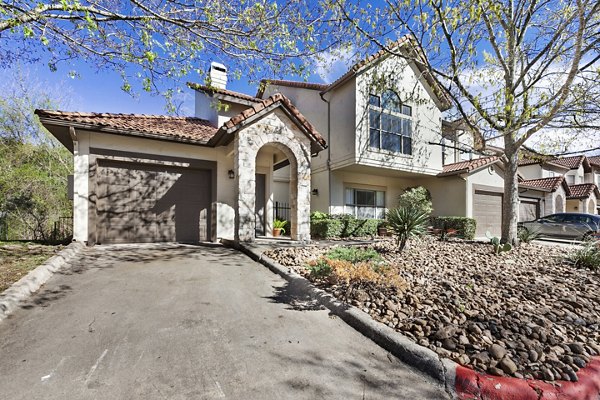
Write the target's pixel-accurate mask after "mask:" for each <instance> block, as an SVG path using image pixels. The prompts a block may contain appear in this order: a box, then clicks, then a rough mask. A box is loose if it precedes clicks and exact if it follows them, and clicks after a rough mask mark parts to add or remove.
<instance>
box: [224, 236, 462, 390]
mask: <svg viewBox="0 0 600 400" xmlns="http://www.w3.org/2000/svg"><path fill="white" fill-rule="evenodd" d="M222 242H223V244H224V245H226V246H230V247H233V248H235V249H238V250H240V251H242V252H243V253H245V254H246V255H248V256H249V257H250V258H252V259H253V260H255V261H257V262H260V263H261V264H263V265H265V266H266V267H267V268H269V269H270V270H271V271H272V272H274V273H276V274H278V275H280V276H281V277H282V278H284V279H285V280H286V281H288V282H290V283H293V284H294V285H296V287H297V288H298V289H301V290H302V291H303V292H305V293H306V294H308V295H310V297H311V298H312V299H314V300H316V301H317V302H318V303H319V304H321V305H322V306H324V307H326V308H327V309H329V310H330V311H331V312H332V313H333V314H335V315H337V316H338V317H340V318H341V319H342V320H343V321H344V322H346V323H347V324H348V325H350V326H351V327H353V328H354V329H356V330H357V331H358V332H360V333H361V334H363V335H364V336H366V337H368V338H369V339H371V340H373V341H374V342H375V343H377V344H378V345H379V346H381V347H382V348H384V349H385V350H387V351H389V352H390V353H391V354H393V355H394V356H396V357H397V358H398V359H400V360H401V361H402V362H404V363H406V364H407V365H410V366H412V367H414V368H416V369H418V370H420V371H421V372H423V373H425V374H427V375H429V376H430V377H432V378H433V379H435V380H436V381H438V382H439V383H440V384H442V385H443V387H444V389H445V391H446V392H447V393H448V394H449V395H450V396H451V397H452V398H457V395H456V392H455V390H454V386H455V381H456V367H457V366H458V364H456V363H455V362H453V361H451V360H446V359H441V358H440V357H439V356H438V355H437V354H436V353H435V352H433V351H431V350H430V349H428V348H426V347H423V346H419V345H418V344H416V343H414V342H413V341H411V340H410V339H408V338H407V337H406V336H404V335H402V334H400V333H398V332H396V331H395V330H393V329H392V328H390V327H388V326H387V325H384V324H382V323H380V322H377V321H375V320H373V319H372V318H371V317H370V316H369V315H368V314H366V313H364V312H363V311H361V310H359V309H357V308H356V307H353V306H351V305H349V304H344V303H342V302H341V301H339V300H337V299H336V298H335V297H333V296H332V295H330V294H329V293H327V292H325V291H324V290H322V289H319V288H317V287H315V286H314V285H313V284H312V283H311V282H310V281H309V280H308V279H306V278H304V277H303V276H301V275H300V274H297V273H296V272H294V271H292V270H291V269H290V268H286V267H284V266H282V265H281V264H279V263H277V262H276V261H274V260H272V259H271V258H269V257H267V256H265V255H263V254H261V252H260V251H257V250H256V249H253V248H252V247H251V246H249V245H246V244H241V243H235V242H233V241H229V240H223V241H222Z"/></svg>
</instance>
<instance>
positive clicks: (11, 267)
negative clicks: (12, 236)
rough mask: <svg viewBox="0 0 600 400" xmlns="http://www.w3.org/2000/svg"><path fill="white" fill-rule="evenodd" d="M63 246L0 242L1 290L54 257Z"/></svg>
mask: <svg viewBox="0 0 600 400" xmlns="http://www.w3.org/2000/svg"><path fill="white" fill-rule="evenodd" d="M61 248H62V246H44V245H40V244H33V243H22V242H0V292H3V291H4V290H6V289H8V288H9V287H10V286H11V285H12V284H13V283H15V282H16V281H18V280H19V279H21V278H22V277H23V276H25V275H27V273H29V271H31V270H32V269H34V268H35V267H37V266H38V265H40V264H42V263H43V262H44V261H46V260H47V259H48V258H50V257H52V256H53V255H54V254H55V253H56V252H57V251H58V250H60V249H61Z"/></svg>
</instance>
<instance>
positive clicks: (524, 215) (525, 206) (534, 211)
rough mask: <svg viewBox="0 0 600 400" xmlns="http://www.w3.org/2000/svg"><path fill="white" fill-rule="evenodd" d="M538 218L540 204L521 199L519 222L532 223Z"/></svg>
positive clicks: (535, 201) (536, 201)
mask: <svg viewBox="0 0 600 400" xmlns="http://www.w3.org/2000/svg"><path fill="white" fill-rule="evenodd" d="M539 216H540V203H539V201H538V200H533V199H531V200H530V199H521V202H520V203H519V221H533V220H534V219H537V218H539Z"/></svg>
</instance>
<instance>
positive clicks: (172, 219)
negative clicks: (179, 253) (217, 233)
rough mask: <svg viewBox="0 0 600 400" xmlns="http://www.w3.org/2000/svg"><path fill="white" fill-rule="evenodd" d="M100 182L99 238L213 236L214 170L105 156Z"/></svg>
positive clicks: (104, 240) (136, 239)
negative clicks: (107, 159) (151, 163)
mask: <svg viewBox="0 0 600 400" xmlns="http://www.w3.org/2000/svg"><path fill="white" fill-rule="evenodd" d="M96 183H97V184H96V186H97V190H96V193H97V198H98V199H97V205H96V214H97V218H96V223H97V228H96V231H97V232H98V238H97V240H98V242H100V243H121V242H153V241H183V242H197V241H199V240H210V230H209V228H208V226H209V225H208V224H209V223H210V207H211V198H212V196H211V186H212V185H211V172H210V171H209V170H194V169H182V168H176V167H165V166H154V165H141V164H133V163H125V162H115V161H110V162H107V161H102V162H100V163H99V166H98V174H97V181H96Z"/></svg>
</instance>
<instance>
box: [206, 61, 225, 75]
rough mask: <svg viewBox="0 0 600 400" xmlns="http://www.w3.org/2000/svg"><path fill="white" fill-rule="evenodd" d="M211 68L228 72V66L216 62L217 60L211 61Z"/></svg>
mask: <svg viewBox="0 0 600 400" xmlns="http://www.w3.org/2000/svg"><path fill="white" fill-rule="evenodd" d="M210 69H211V70H212V69H216V70H217V71H221V72H225V73H226V72H227V67H226V66H225V65H223V64H221V63H218V62H215V61H213V62H211V63H210Z"/></svg>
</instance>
